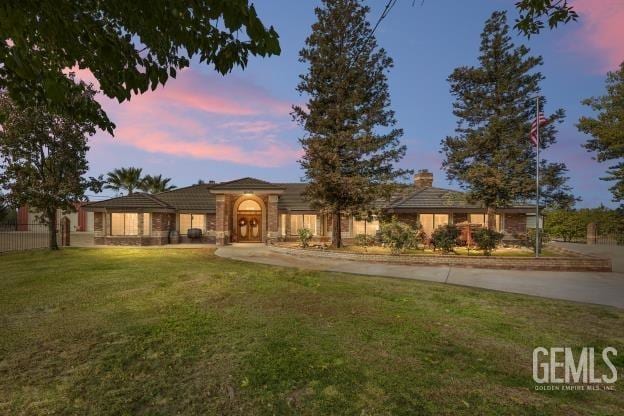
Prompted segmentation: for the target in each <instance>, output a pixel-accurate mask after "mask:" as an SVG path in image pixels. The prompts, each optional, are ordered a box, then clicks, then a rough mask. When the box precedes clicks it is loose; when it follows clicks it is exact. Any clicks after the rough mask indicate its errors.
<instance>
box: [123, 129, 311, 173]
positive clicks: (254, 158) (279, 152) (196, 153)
mask: <svg viewBox="0 0 624 416" xmlns="http://www.w3.org/2000/svg"><path fill="white" fill-rule="evenodd" d="M118 137H119V140H120V141H121V142H122V143H123V144H126V145H130V146H132V147H136V148H139V149H141V150H144V151H146V152H150V153H161V154H167V155H171V156H177V157H191V158H193V159H210V160H219V161H224V162H233V163H242V164H246V165H251V166H259V167H275V166H279V165H283V164H287V163H292V162H294V161H295V160H297V159H298V158H299V157H300V156H301V151H300V150H299V149H296V148H292V147H290V146H284V145H280V143H278V142H276V141H274V140H269V141H267V142H265V143H262V145H261V146H259V147H255V148H253V149H252V148H246V147H244V146H240V145H239V144H238V143H236V142H233V143H218V140H209V139H208V140H206V138H202V137H200V138H196V139H185V138H179V137H176V135H175V134H172V133H170V132H167V131H146V130H145V129H143V128H141V127H122V128H119V129H118Z"/></svg>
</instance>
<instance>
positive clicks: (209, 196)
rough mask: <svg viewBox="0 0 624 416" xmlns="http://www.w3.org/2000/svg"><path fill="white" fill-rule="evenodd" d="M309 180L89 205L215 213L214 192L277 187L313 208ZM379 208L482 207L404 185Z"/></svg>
mask: <svg viewBox="0 0 624 416" xmlns="http://www.w3.org/2000/svg"><path fill="white" fill-rule="evenodd" d="M305 187H306V183H301V182H299V183H270V182H266V181H261V180H259V179H255V178H242V179H238V180H235V181H230V182H222V183H218V184H212V183H208V184H199V185H192V186H187V187H185V188H178V189H173V190H171V191H166V192H162V193H159V194H156V195H150V194H146V193H135V194H132V195H127V196H123V197H118V198H112V199H108V200H105V201H98V202H91V203H89V204H87V205H86V207H87V208H111V209H135V208H136V209H176V210H180V211H184V210H188V211H204V212H215V209H216V197H215V193H218V192H214V191H245V190H276V191H278V190H279V191H281V192H282V193H281V195H280V196H279V200H278V209H279V210H287V211H312V207H311V204H310V203H309V202H308V201H305V200H304V199H303V195H302V194H303V191H304V190H305ZM375 205H376V206H377V207H378V208H389V209H398V210H414V211H419V210H423V209H429V208H437V209H444V208H450V209H480V208H482V207H481V206H480V205H478V204H473V203H469V202H468V201H466V199H465V197H464V193H463V192H460V191H455V190H451V189H444V188H436V187H428V188H420V189H416V188H413V187H412V186H407V185H406V186H405V187H403V189H401V190H399V191H398V192H397V193H396V194H395V195H394V196H393V197H392V198H391V199H390V201H389V202H387V201H385V200H379V201H377V203H376V204H375ZM510 208H514V209H533V206H530V205H527V204H518V205H514V206H513V207H510Z"/></svg>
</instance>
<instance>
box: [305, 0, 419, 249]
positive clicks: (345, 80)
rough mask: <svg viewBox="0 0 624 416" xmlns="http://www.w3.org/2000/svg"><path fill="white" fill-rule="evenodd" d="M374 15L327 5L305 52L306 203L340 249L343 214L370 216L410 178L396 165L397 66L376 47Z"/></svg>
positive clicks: (350, 1) (337, 2)
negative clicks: (393, 81)
mask: <svg viewBox="0 0 624 416" xmlns="http://www.w3.org/2000/svg"><path fill="white" fill-rule="evenodd" d="M368 11H369V9H368V7H365V6H363V5H362V4H361V3H360V1H358V0H324V1H323V4H322V7H319V8H317V9H316V10H315V12H316V17H317V22H316V23H314V24H313V25H312V34H311V35H310V36H309V37H308V38H307V39H306V45H305V47H304V48H303V49H302V50H301V52H300V61H301V62H304V63H307V64H308V65H309V67H308V71H307V73H305V74H303V75H301V76H300V78H301V81H300V83H299V85H298V87H297V91H298V92H299V93H300V94H305V95H306V96H307V98H308V102H307V105H306V106H305V107H303V106H294V107H293V116H294V118H295V119H296V120H297V122H298V123H299V124H300V125H301V126H302V127H303V128H304V129H305V131H306V134H305V136H304V137H303V138H302V139H300V142H301V144H302V146H303V149H304V151H305V154H304V156H303V157H302V159H301V160H300V163H301V166H302V167H303V169H304V171H305V177H306V179H307V180H308V181H309V185H308V186H307V188H306V191H305V195H304V196H305V197H306V198H307V199H308V200H310V201H311V203H312V205H313V206H314V207H315V208H318V209H320V210H321V211H322V212H325V213H330V214H331V215H332V245H333V246H335V247H339V246H340V245H341V238H340V234H341V227H340V222H341V221H340V218H341V215H344V214H350V213H360V212H363V211H367V210H370V209H371V208H372V207H373V205H374V202H375V201H376V200H378V199H380V198H389V197H390V194H391V192H392V190H393V189H394V187H395V186H396V185H395V182H396V179H397V178H400V177H404V176H405V175H407V174H408V173H409V171H407V170H403V169H397V168H395V166H394V163H395V162H398V161H399V160H400V159H401V158H402V157H403V156H404V155H405V146H403V145H401V144H400V142H399V138H400V137H401V135H402V134H403V131H402V130H401V129H398V128H395V127H394V126H395V124H396V120H395V117H394V112H393V111H392V110H390V109H389V106H390V94H389V92H388V85H387V77H386V74H387V71H388V69H389V68H391V67H392V59H391V58H390V57H388V56H387V54H386V52H385V51H384V50H383V49H382V48H379V47H378V46H377V41H376V40H375V37H374V34H373V30H372V29H371V27H370V25H369V23H368V21H367V20H366V16H367V13H368Z"/></svg>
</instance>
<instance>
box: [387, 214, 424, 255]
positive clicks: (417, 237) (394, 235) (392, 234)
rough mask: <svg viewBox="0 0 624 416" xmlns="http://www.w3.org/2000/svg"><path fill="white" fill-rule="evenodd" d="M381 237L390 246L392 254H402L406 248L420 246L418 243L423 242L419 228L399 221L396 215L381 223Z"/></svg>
mask: <svg viewBox="0 0 624 416" xmlns="http://www.w3.org/2000/svg"><path fill="white" fill-rule="evenodd" d="M381 239H382V241H383V242H384V243H385V244H387V245H388V247H390V251H391V252H392V254H401V253H402V252H403V251H405V250H406V249H409V248H418V243H420V242H422V238H421V233H420V232H419V230H417V229H414V228H412V227H410V226H409V225H408V224H406V223H404V222H400V221H397V219H396V217H392V219H391V220H390V221H388V222H385V223H382V224H381Z"/></svg>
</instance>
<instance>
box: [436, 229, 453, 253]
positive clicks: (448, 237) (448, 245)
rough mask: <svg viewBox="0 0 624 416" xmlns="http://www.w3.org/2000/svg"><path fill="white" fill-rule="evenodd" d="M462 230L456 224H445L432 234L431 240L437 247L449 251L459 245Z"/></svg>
mask: <svg viewBox="0 0 624 416" xmlns="http://www.w3.org/2000/svg"><path fill="white" fill-rule="evenodd" d="M459 234H460V231H459V228H457V227H456V226H454V225H443V226H441V227H438V228H436V229H435V231H434V232H433V234H431V240H432V241H433V245H434V247H435V248H439V249H442V251H444V252H445V253H449V252H451V251H452V250H453V248H454V247H455V246H456V245H457V238H458V237H459Z"/></svg>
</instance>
